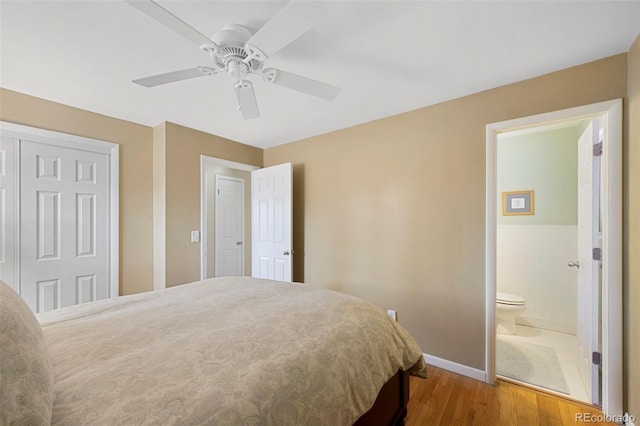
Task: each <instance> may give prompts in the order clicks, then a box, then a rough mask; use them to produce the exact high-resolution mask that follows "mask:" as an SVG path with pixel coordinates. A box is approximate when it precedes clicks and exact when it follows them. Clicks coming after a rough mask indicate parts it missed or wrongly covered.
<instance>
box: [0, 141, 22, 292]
mask: <svg viewBox="0 0 640 426" xmlns="http://www.w3.org/2000/svg"><path fill="white" fill-rule="evenodd" d="M15 146H16V141H15V140H13V139H10V138H5V137H1V138H0V280H1V281H3V282H5V283H6V284H9V285H10V286H11V287H13V288H14V289H15V290H16V291H20V289H19V288H17V280H16V256H15V246H16V229H15V226H16V225H15V223H16V222H15V211H16V209H15V203H16V184H17V182H16V150H15Z"/></svg>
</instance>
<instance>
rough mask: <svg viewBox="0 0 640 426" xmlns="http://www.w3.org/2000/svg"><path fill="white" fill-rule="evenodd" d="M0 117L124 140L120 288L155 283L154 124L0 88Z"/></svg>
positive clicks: (139, 288)
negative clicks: (153, 251)
mask: <svg viewBox="0 0 640 426" xmlns="http://www.w3.org/2000/svg"><path fill="white" fill-rule="evenodd" d="M0 120H2V121H8V122H12V123H17V124H22V125H25V126H32V127H38V128H42V129H47V130H53V131H56V132H62V133H68V134H72V135H78V136H84V137H89V138H94V139H99V140H103V141H107V142H113V143H117V144H119V145H120V294H131V293H138V292H142V291H147V290H151V288H152V279H153V271H152V262H151V259H152V241H153V240H152V232H153V231H152V223H151V219H152V195H153V194H152V176H151V173H152V162H151V155H152V129H151V128H150V127H146V126H142V125H139V124H135V123H131V122H128V121H123V120H118V119H116V118H112V117H107V116H105V115H100V114H95V113H92V112H89V111H84V110H81V109H77V108H72V107H69V106H66V105H62V104H59V103H55V102H50V101H47V100H44V99H40V98H35V97H32V96H27V95H24V94H21V93H18V92H14V91H11V90H7V89H3V88H0Z"/></svg>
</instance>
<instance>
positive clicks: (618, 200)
mask: <svg viewBox="0 0 640 426" xmlns="http://www.w3.org/2000/svg"><path fill="white" fill-rule="evenodd" d="M597 116H601V117H604V123H603V124H604V128H605V134H606V135H607V137H606V141H607V143H605V145H604V149H603V154H602V175H603V192H602V197H603V205H604V206H605V207H604V209H603V214H602V223H603V225H602V226H603V231H604V232H603V234H604V235H603V242H602V252H603V262H602V268H603V285H602V286H603V292H602V355H603V360H602V376H603V377H602V409H603V412H604V414H605V415H610V416H615V415H622V414H623V410H622V385H623V383H622V349H623V347H622V315H620V312H622V99H615V100H611V101H605V102H599V103H595V104H590V105H585V106H580V107H575V108H569V109H565V110H560V111H554V112H549V113H545V114H539V115H533V116H530V117H523V118H518V119H514V120H508V121H502V122H498V123H491V124H488V125H487V126H486V206H485V207H486V216H485V232H486V237H485V241H486V242H485V286H486V293H485V305H486V318H485V323H486V330H485V347H486V352H485V372H486V380H485V381H486V382H487V383H490V384H493V383H495V380H496V366H495V344H496V332H495V308H496V306H495V305H496V302H495V300H496V226H497V207H496V205H497V201H496V200H497V195H498V194H497V193H496V146H497V135H498V134H499V133H503V132H507V131H513V130H518V129H522V128H527V127H536V126H539V125H541V124H549V123H552V122H556V121H565V120H569V119H576V118H590V117H597Z"/></svg>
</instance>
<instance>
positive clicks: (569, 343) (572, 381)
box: [497, 324, 590, 403]
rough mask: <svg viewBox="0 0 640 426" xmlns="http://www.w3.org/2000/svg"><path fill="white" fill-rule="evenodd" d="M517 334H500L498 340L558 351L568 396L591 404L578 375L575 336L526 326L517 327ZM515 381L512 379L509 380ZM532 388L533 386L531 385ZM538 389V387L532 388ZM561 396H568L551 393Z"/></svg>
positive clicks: (576, 341)
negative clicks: (545, 347)
mask: <svg viewBox="0 0 640 426" xmlns="http://www.w3.org/2000/svg"><path fill="white" fill-rule="evenodd" d="M516 329H517V334H514V335H506V334H498V335H497V338H498V339H502V340H504V341H507V342H509V343H511V344H517V343H518V342H527V343H533V344H536V345H542V346H551V347H552V348H554V349H555V350H556V355H557V356H558V361H560V367H561V368H562V372H563V374H564V378H565V380H566V382H567V385H568V386H569V392H570V394H569V395H568V396H569V397H570V398H572V399H576V400H578V401H582V402H586V403H590V398H589V397H588V395H587V391H586V389H585V386H584V384H583V382H582V379H581V377H580V374H579V373H578V367H577V358H578V339H577V337H576V336H574V335H573V334H566V333H559V332H556V331H550V330H544V329H541V328H535V327H527V326H524V325H519V324H518V325H516ZM509 380H511V381H514V380H512V379H509ZM530 386H531V385H530ZM532 387H534V388H536V389H542V388H538V387H537V386H532ZM543 390H545V391H547V392H551V393H554V394H557V395H560V396H565V397H566V396H567V395H566V394H564V393H559V392H553V391H549V390H548V389H543Z"/></svg>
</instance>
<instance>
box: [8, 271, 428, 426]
mask: <svg viewBox="0 0 640 426" xmlns="http://www.w3.org/2000/svg"><path fill="white" fill-rule="evenodd" d="M0 289H1V290H2V293H1V296H2V301H1V303H0V308H1V309H2V310H1V311H0V333H1V337H0V350H1V351H2V358H1V361H0V364H1V365H0V367H1V368H2V369H1V370H0V374H2V377H0V378H1V380H2V395H0V398H1V400H2V404H3V406H2V415H1V418H0V422H3V424H4V423H7V424H11V421H12V417H11V416H12V415H15V417H14V418H13V420H16V419H18V420H20V421H24V420H25V419H26V421H27V423H28V424H54V425H58V424H59V425H84V424H162V425H170V424H181V425H184V424H189V425H195V424H198V425H199V424H210V425H325V424H326V425H351V424H358V425H363V424H402V423H403V421H404V416H405V414H406V402H407V400H408V377H407V375H408V373H411V374H414V375H418V376H422V377H426V366H425V364H424V360H423V356H422V351H421V349H420V348H419V347H418V345H417V344H416V342H415V341H414V340H413V338H412V337H411V336H410V335H409V334H408V332H406V331H405V330H404V329H403V328H402V327H401V326H400V325H399V324H398V323H397V322H395V321H393V320H392V319H391V318H389V317H388V316H387V315H385V314H384V312H382V311H381V310H380V309H379V308H377V307H376V306H374V305H371V304H369V303H367V302H364V301H362V300H361V299H358V298H355V297H352V296H348V295H345V294H342V293H339V292H335V291H330V290H326V289H321V288H317V287H314V286H311V285H307V284H294V283H282V282H276V281H268V280H261V279H256V278H249V277H233V278H216V279H211V280H205V281H200V282H196V283H192V284H186V285H181V286H177V287H172V288H169V289H166V290H162V291H155V292H148V293H143V294H138V295H132V296H123V297H119V298H115V299H108V300H102V301H98V302H92V303H88V304H84V305H78V306H73V307H68V308H63V309H60V310H57V311H51V312H47V313H44V314H39V315H38V316H37V320H36V318H35V317H34V316H33V314H31V312H30V311H28V308H27V307H26V305H24V304H23V303H22V300H21V299H20V297H19V296H17V294H16V293H15V292H14V291H13V290H11V289H10V288H9V287H8V286H6V285H4V284H2V285H0ZM20 304H23V305H24V306H19V305H20ZM25 309H26V311H28V312H25ZM14 311H16V312H17V313H16V312H14ZM29 315H31V317H33V318H29ZM23 323H24V324H23ZM27 336H29V337H28V338H27ZM13 346H22V347H21V348H20V347H19V348H13ZM25 353H26V355H25ZM20 357H23V358H22V359H21V358H20ZM22 364H25V365H26V366H25V365H22ZM33 376H35V378H34V377H33ZM25 377H26V378H25ZM48 387H49V388H50V389H47V388H48ZM25 413H26V414H25ZM21 415H22V416H23V417H20V416H21ZM24 416H27V417H24ZM28 416H31V417H28ZM383 419H384V420H383ZM15 422H16V423H17V420H16V421H15Z"/></svg>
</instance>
